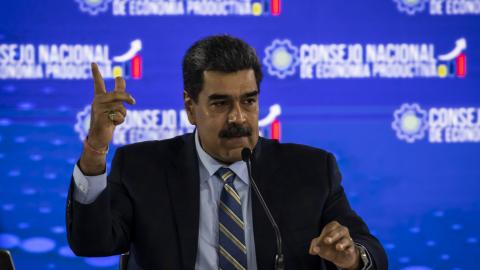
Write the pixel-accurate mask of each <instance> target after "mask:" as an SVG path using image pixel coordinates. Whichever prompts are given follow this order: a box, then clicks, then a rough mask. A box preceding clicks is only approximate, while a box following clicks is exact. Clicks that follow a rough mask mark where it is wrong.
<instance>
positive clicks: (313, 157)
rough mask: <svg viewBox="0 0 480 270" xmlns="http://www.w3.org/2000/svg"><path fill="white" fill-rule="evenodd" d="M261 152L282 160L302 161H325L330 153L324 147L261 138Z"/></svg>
mask: <svg viewBox="0 0 480 270" xmlns="http://www.w3.org/2000/svg"><path fill="white" fill-rule="evenodd" d="M261 148H262V150H261V151H262V154H263V153H265V154H267V155H270V156H273V157H275V158H279V159H282V160H284V161H291V162H304V161H307V162H308V161H312V162H313V161H316V162H318V161H325V160H326V159H327V158H329V157H330V156H331V155H332V154H331V153H330V152H328V151H326V150H324V149H320V148H316V147H313V146H308V145H303V144H296V143H280V142H278V141H277V140H271V139H265V138H261Z"/></svg>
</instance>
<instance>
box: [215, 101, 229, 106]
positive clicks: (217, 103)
mask: <svg viewBox="0 0 480 270" xmlns="http://www.w3.org/2000/svg"><path fill="white" fill-rule="evenodd" d="M226 104H227V102H225V101H223V100H220V101H214V102H212V106H215V107H220V106H225V105H226Z"/></svg>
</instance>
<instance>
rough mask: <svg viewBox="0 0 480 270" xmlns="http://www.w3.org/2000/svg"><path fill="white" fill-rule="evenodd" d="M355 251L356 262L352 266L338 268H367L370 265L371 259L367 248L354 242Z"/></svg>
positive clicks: (356, 269) (366, 269)
mask: <svg viewBox="0 0 480 270" xmlns="http://www.w3.org/2000/svg"><path fill="white" fill-rule="evenodd" d="M355 252H356V253H357V254H358V256H357V262H356V263H355V265H354V266H352V267H351V268H347V269H342V268H338V269H339V270H369V269H371V266H372V259H371V258H370V254H369V253H368V251H367V249H366V248H365V247H364V246H363V245H361V244H358V243H355Z"/></svg>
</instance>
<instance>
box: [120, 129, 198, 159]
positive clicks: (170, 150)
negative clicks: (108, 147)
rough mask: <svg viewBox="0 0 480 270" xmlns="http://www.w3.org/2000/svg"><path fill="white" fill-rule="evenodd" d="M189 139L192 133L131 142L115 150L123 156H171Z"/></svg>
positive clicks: (191, 137)
mask: <svg viewBox="0 0 480 270" xmlns="http://www.w3.org/2000/svg"><path fill="white" fill-rule="evenodd" d="M190 139H193V135H192V134H190V133H189V134H185V135H180V136H176V137H173V138H170V139H165V140H156V141H144V142H138V143H132V144H128V145H124V146H121V147H119V148H118V149H117V151H119V152H122V154H124V155H125V156H135V157H137V156H145V155H149V154H155V155H157V156H158V155H160V156H171V155H172V154H174V153H177V152H178V150H179V149H181V148H182V147H183V146H184V145H185V144H186V142H187V141H188V140H190Z"/></svg>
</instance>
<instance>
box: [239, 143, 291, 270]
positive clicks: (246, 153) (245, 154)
mask: <svg viewBox="0 0 480 270" xmlns="http://www.w3.org/2000/svg"><path fill="white" fill-rule="evenodd" d="M251 157H252V152H251V151H250V149H249V148H243V150H242V159H243V161H245V162H246V163H247V170H248V177H249V178H250V183H252V188H253V191H254V192H255V194H256V195H257V198H258V200H259V201H260V204H261V205H262V208H263V210H264V211H265V213H266V214H267V217H268V220H269V221H270V223H271V224H272V227H273V230H274V231H275V238H276V240H277V241H276V242H277V254H275V266H274V269H275V270H285V260H284V257H283V251H282V236H281V235H280V229H279V228H278V225H277V223H276V222H275V219H274V218H273V216H272V213H271V212H270V210H269V209H268V206H267V204H266V203H265V200H264V199H263V196H262V194H261V193H260V190H259V189H258V187H257V184H256V183H255V181H254V180H253V176H252V166H251V160H250V159H251Z"/></svg>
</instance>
